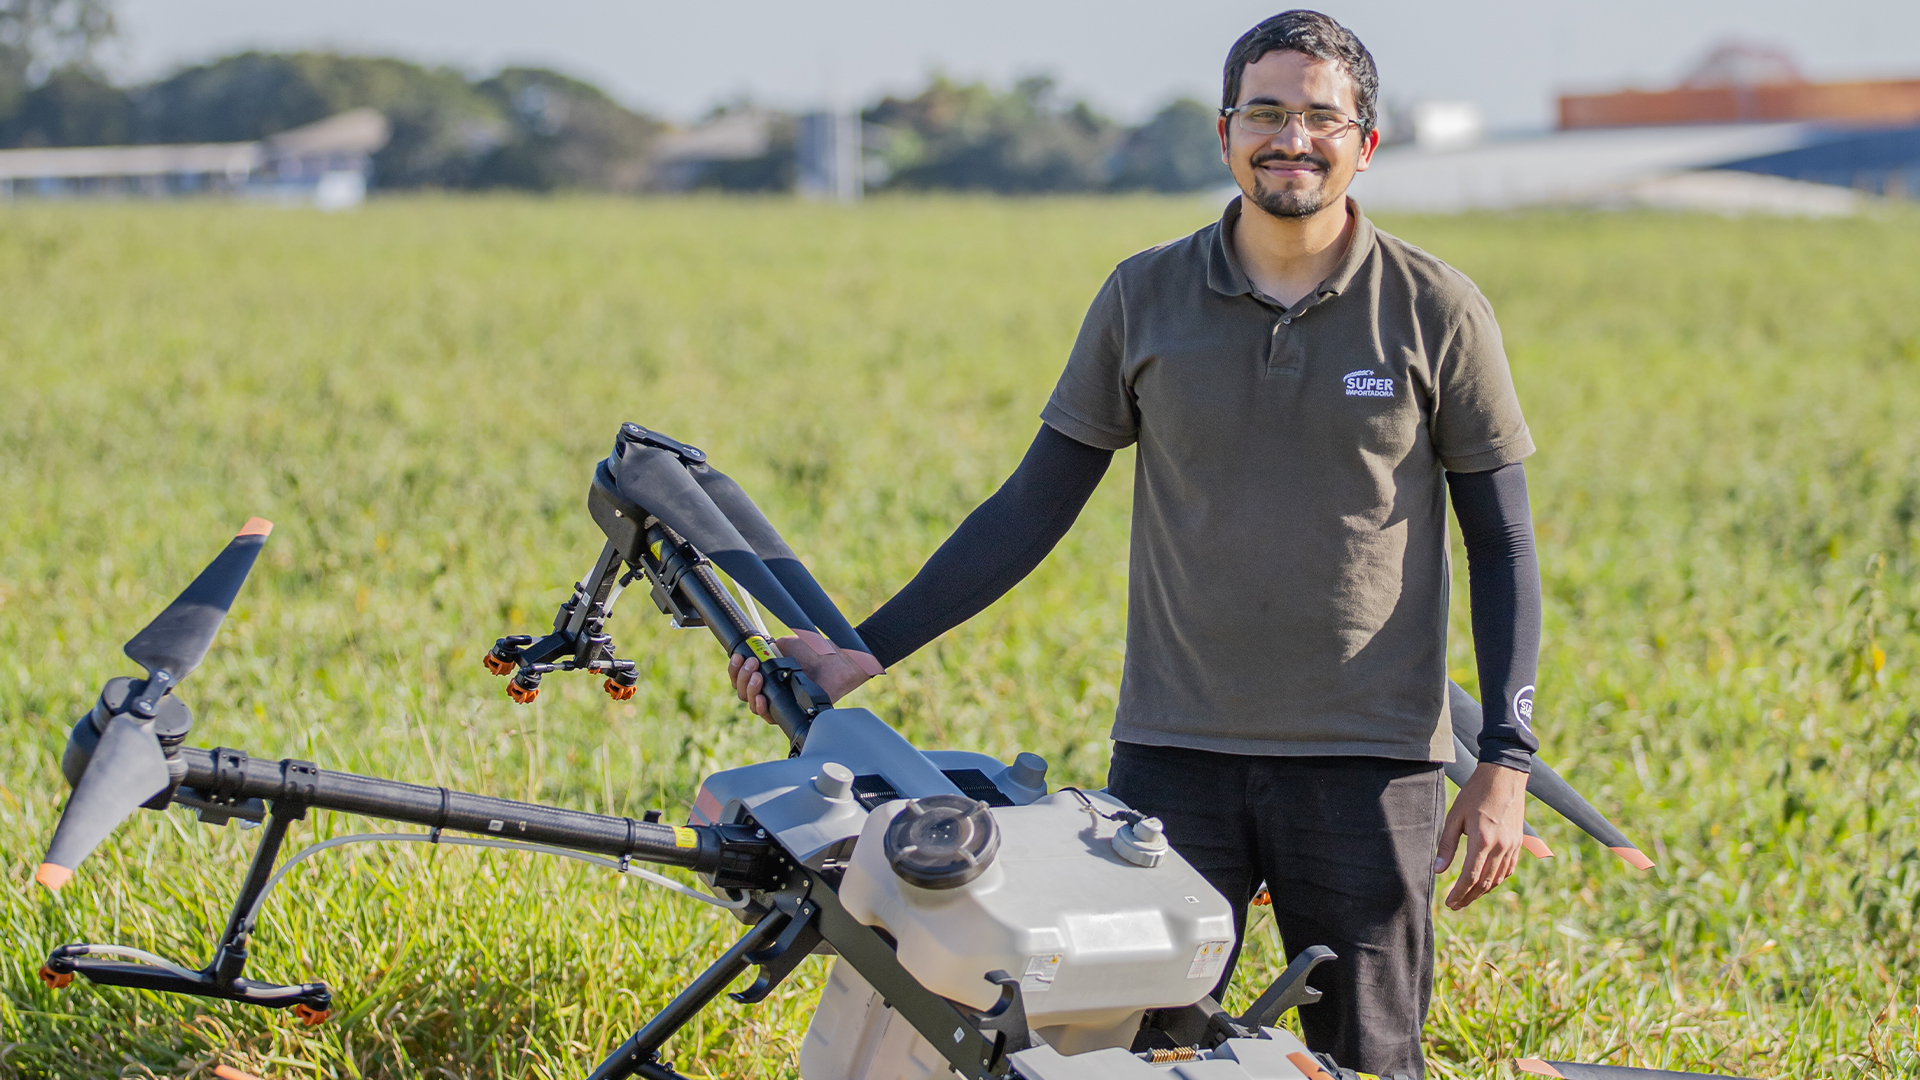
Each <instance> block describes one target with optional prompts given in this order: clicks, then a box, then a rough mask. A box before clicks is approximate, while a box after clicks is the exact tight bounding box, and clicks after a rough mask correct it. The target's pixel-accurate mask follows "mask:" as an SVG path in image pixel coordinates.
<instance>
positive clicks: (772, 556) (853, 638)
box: [688, 464, 883, 676]
mask: <svg viewBox="0 0 1920 1080" xmlns="http://www.w3.org/2000/svg"><path fill="white" fill-rule="evenodd" d="M688 472H690V473H691V474H692V475H693V479H694V481H695V482H696V483H698V484H699V485H700V487H701V489H702V490H704V491H705V492H706V493H707V495H708V497H709V498H711V499H712V500H713V504H714V505H715V506H717V507H719V508H720V512H721V513H722V514H725V515H726V517H727V520H728V521H730V522H732V523H733V526H734V528H736V529H738V530H740V535H741V536H742V537H743V538H745V540H746V541H747V543H748V544H750V545H752V547H753V551H754V553H755V554H756V555H758V556H760V559H761V561H762V562H765V563H766V564H767V569H768V570H770V571H772V572H773V576H774V577H776V578H778V579H780V584H781V585H783V586H785V587H786V590H787V593H788V595H790V596H792V597H793V599H794V602H795V603H797V604H799V605H800V608H801V610H803V611H805V612H806V613H807V617H808V618H810V619H812V620H813V623H814V625H815V626H818V627H819V628H820V631H821V633H823V634H825V635H826V636H827V640H829V641H831V642H833V643H834V644H835V645H837V646H839V647H840V649H841V651H843V652H845V653H846V654H847V655H848V657H849V658H851V659H852V660H853V662H854V663H855V664H856V665H858V666H859V668H860V670H862V671H864V672H866V673H867V674H868V675H870V676H871V675H878V674H880V673H881V671H882V670H883V669H882V668H881V667H880V662H879V661H878V660H875V659H874V658H873V652H872V650H870V649H868V648H867V643H866V642H864V641H862V640H860V634H859V632H858V631H856V630H855V629H854V628H853V625H852V624H851V623H849V622H847V617H846V616H845V615H842V614H840V609H839V608H838V607H836V606H834V603H833V600H832V598H830V597H829V596H827V592H826V590H825V589H822V588H821V587H820V583H819V582H818V581H815V580H814V577H813V574H812V573H811V572H809V571H808V570H807V567H806V564H804V563H802V562H801V561H800V557H799V556H798V555H795V554H794V553H793V549H792V548H790V547H788V546H787V542H786V541H785V540H783V539H781V537H780V533H779V531H778V530H777V529H775V528H774V527H773V523H772V522H770V521H768V520H767V515H765V514H763V513H761V512H760V508H759V507H758V506H756V505H754V502H753V499H751V498H750V497H748V495H747V493H746V491H745V490H743V489H742V488H741V487H740V485H739V484H738V483H735V482H734V480H733V478H732V477H730V476H728V475H727V474H726V473H723V472H721V471H720V470H719V469H716V468H714V467H713V466H712V465H711V464H706V465H697V466H695V467H693V468H692V469H689V470H688Z"/></svg>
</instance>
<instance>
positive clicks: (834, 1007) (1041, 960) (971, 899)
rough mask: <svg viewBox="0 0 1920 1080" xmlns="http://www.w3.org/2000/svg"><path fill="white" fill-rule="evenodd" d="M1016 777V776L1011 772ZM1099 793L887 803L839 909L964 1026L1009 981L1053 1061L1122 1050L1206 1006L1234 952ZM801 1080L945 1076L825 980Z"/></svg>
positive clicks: (871, 827)
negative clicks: (965, 1014)
mask: <svg viewBox="0 0 1920 1080" xmlns="http://www.w3.org/2000/svg"><path fill="white" fill-rule="evenodd" d="M1018 764H1021V763H1018V762H1016V765H1018ZM1128 816H1137V815H1129V814H1128V813H1127V808H1126V806H1125V805H1123V804H1122V803H1120V802H1119V801H1118V800H1116V799H1113V798H1112V797H1111V796H1108V795H1106V794H1104V793H1101V792H1080V791H1077V790H1072V789H1069V790H1065V791H1061V792H1057V793H1055V794H1053V795H1050V796H1045V797H1043V798H1039V799H1036V800H1034V801H1032V802H1030V803H1028V804H1027V805H1024V806H998V807H988V806H986V805H985V804H983V803H978V802H975V801H973V800H971V799H968V798H965V797H963V796H938V795H936V796H930V797H926V798H920V799H915V800H896V801H893V802H889V803H886V804H884V805H882V806H879V807H876V808H875V809H874V810H873V812H872V813H871V814H870V815H868V818H867V821H866V824H865V826H864V827H863V828H862V830H861V832H860V836H859V839H858V841H857V842H856V843H855V845H854V848H853V853H852V857H851V859H850V860H849V862H848V865H847V870H846V876H845V878H844V879H843V880H842V882H841V885H840V889H839V896H840V900H841V903H842V904H844V905H845V906H846V908H847V911H848V912H849V913H850V914H852V915H853V917H854V918H855V919H858V920H859V921H861V922H862V923H865V924H867V925H869V926H875V927H879V928H881V929H883V930H885V931H886V932H887V933H888V934H889V935H891V936H892V937H893V939H894V940H895V942H897V954H898V956H899V959H900V963H901V966H903V967H905V968H906V969H907V971H908V973H910V974H911V975H912V976H913V977H914V978H915V979H916V980H917V981H919V982H920V983H921V984H922V985H924V986H926V987H927V988H928V989H930V990H932V991H934V992H935V993H937V994H940V995H941V996H943V997H947V998H950V999H952V1000H954V1001H956V1002H959V1003H961V1004H963V1005H966V1006H968V1007H970V1008H974V1009H985V1008H987V1007H989V1006H991V1005H992V1004H993V1002H994V1001H995V1000H996V999H997V998H998V996H999V990H998V988H997V987H995V986H994V985H993V984H991V983H989V982H988V981H987V979H986V974H987V973H988V972H990V971H996V970H998V971H1005V972H1008V973H1010V974H1012V975H1014V976H1016V977H1018V978H1019V979H1020V987H1021V997H1022V1000H1023V1002H1024V1004H1025V1008H1026V1013H1027V1022H1028V1025H1029V1026H1030V1027H1031V1028H1033V1029H1034V1031H1035V1032H1036V1033H1037V1034H1039V1036H1040V1037H1041V1038H1042V1039H1044V1040H1045V1041H1046V1043H1047V1045H1048V1046H1050V1047H1052V1048H1053V1049H1054V1050H1055V1051H1057V1052H1059V1053H1061V1054H1079V1053H1084V1052H1087V1051H1091V1050H1098V1049H1102V1048H1111V1047H1118V1048H1122V1049H1124V1048H1125V1047H1127V1046H1128V1045H1129V1044H1130V1043H1131V1042H1132V1040H1133V1038H1134V1035H1135V1033H1136V1032H1137V1031H1138V1029H1139V1026H1140V1019H1141V1016H1142V1014H1143V1013H1144V1012H1145V1011H1146V1010H1147V1009H1154V1008H1178V1007H1181V1006H1185V1005H1190V1004H1192V1003H1194V1002H1196V1001H1198V1000H1200V998H1202V997H1204V996H1205V995H1206V994H1207V993H1208V992H1209V991H1210V990H1212V989H1213V985H1214V983H1215V982H1216V981H1218V979H1219V977H1220V972H1221V970H1222V969H1223V967H1224V966H1225V963H1226V959H1227V955H1228V953H1229V951H1230V950H1231V949H1232V947H1233V940H1234V930H1233V915H1232V910H1231V908H1229V907H1228V905H1227V901H1226V899H1225V898H1224V897H1222V896H1221V895H1220V894H1219V893H1218V892H1216V891H1214V889H1213V888H1212V886H1210V885H1208V884H1207V882H1206V879H1204V878H1202V877H1201V876H1200V874H1199V872H1198V871H1196V870H1194V869H1193V868H1192V867H1191V866H1189V865H1188V864H1187V862H1186V860H1184V859H1182V858H1181V857H1180V856H1179V855H1178V854H1177V853H1175V852H1174V851H1173V850H1172V849H1171V848H1169V847H1168V846H1167V843H1166V840H1165V837H1164V836H1163V835H1161V834H1160V831H1159V827H1158V826H1159V823H1158V822H1156V821H1154V820H1153V819H1150V818H1149V819H1145V820H1143V821H1139V822H1137V823H1135V824H1128V823H1127V821H1126V820H1125V818H1126V817H1128ZM800 1074H801V1076H802V1078H803V1080H926V1078H931V1077H946V1076H950V1075H951V1073H950V1070H948V1069H947V1067H946V1064H945V1062H944V1061H943V1060H942V1059H941V1057H940V1055H939V1053H938V1052H937V1051H936V1050H935V1049H934V1048H933V1047H932V1046H931V1045H929V1044H927V1043H926V1041H925V1040H924V1039H923V1038H921V1037H920V1036H919V1035H918V1033H917V1032H915V1031H913V1029H912V1028H911V1027H910V1026H909V1025H907V1024H906V1023H905V1022H904V1021H902V1020H900V1019H899V1018H898V1016H897V1015H895V1014H893V1012H892V1010H891V1009H889V1008H887V1007H886V1005H885V1003H884V1002H883V1001H881V1000H880V999H879V996H878V995H877V994H876V993H875V991H874V990H873V989H872V988H871V987H870V986H868V985H867V984H866V982H865V980H863V979H861V978H860V976H859V974H858V973H857V972H855V971H854V970H853V969H852V967H851V966H850V965H848V964H846V963H845V962H843V961H841V962H836V963H835V965H834V968H833V971H832V973H831V974H830V975H829V978H828V985H827V988H826V990H825V992H824V994H823V995H822V999H821V1002H820V1007H819V1009H818V1010H817V1011H816V1012H815V1014H814V1020H813V1024H812V1026H811V1027H810V1028H809V1029H808V1032H807V1038H806V1041H805V1042H804V1043H803V1044H802V1046H801V1052H800Z"/></svg>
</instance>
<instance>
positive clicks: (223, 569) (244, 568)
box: [126, 518, 273, 685]
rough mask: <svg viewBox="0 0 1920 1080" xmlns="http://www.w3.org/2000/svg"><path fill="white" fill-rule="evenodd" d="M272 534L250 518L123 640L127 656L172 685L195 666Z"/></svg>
mask: <svg viewBox="0 0 1920 1080" xmlns="http://www.w3.org/2000/svg"><path fill="white" fill-rule="evenodd" d="M272 531H273V522H271V521H268V520H266V519H265V518H251V519H249V520H248V521H247V523H246V525H245V526H243V527H242V528H241V529H240V534H239V535H238V536H235V537H234V538H233V540H232V541H230V542H229V543H228V544H227V546H226V550H224V551H222V552H221V553H220V554H218V555H216V556H214V559H213V562H211V563H209V564H207V568H206V569H205V570H202V571H200V576H199V577H197V578H194V579H193V584H191V585H189V586H187V589H186V591H185V592H183V593H181V594H180V595H179V596H178V597H177V598H175V599H174V601H173V603H171V604H168V605H167V609H166V610H165V611H162V612H161V613H160V614H158V615H156V616H154V619H153V621H152V622H150V623H148V624H147V628H146V629H145V630H142V631H140V632H139V633H138V634H135V635H134V636H133V640H132V641H129V642H127V649H126V652H127V656H128V657H129V658H131V659H132V660H133V662H134V663H136V664H139V665H140V666H142V667H144V668H146V669H147V672H148V673H149V674H151V673H153V672H156V671H165V672H167V673H168V674H170V675H172V676H173V682H174V683H175V684H176V685H177V684H178V683H179V682H180V680H182V679H184V678H186V677H187V673H188V672H190V671H192V670H193V669H194V668H196V667H199V666H200V661H201V660H203V659H205V658H206V655H207V647H208V646H210V645H212V644H213V636H214V635H215V634H216V633H219V631H220V624H221V623H222V622H224V621H225V620H226V617H227V609H228V608H231V607H232V606H233V598H234V597H235V596H238V595H239V594H240V586H241V585H242V584H244V583H245V582H246V580H247V573H248V572H249V571H251V570H252V569H253V561H254V559H256V558H257V557H259V555H260V548H261V546H262V545H264V544H265V543H266V542H267V534H268V533H270V532H272Z"/></svg>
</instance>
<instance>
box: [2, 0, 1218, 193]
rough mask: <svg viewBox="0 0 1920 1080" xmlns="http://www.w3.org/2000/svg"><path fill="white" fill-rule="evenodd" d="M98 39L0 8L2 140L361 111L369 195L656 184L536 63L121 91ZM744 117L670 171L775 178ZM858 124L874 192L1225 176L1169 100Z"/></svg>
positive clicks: (86, 136) (251, 68) (1022, 99)
mask: <svg viewBox="0 0 1920 1080" xmlns="http://www.w3.org/2000/svg"><path fill="white" fill-rule="evenodd" d="M112 32H113V26H112V13H111V10H110V9H109V8H108V7H106V6H105V4H104V3H103V0H0V147H31V146H101V145H117V144H128V143H177V142H232V141H244V140H251V139H259V138H263V137H265V136H268V135H272V134H274V133H276V132H279V131H284V130H286V129H288V128H292V127H297V126H299V125H301V124H306V123H311V122H313V121H315V120H320V119H324V118H325V117H328V116H331V115H334V114H335V113H340V112H344V111H346V110H348V109H354V108H361V107H371V108H375V109H378V110H380V111H381V112H382V113H384V114H385V115H386V117H387V119H388V121H389V122H390V123H391V125H392V129H393V137H392V140H391V141H390V142H389V143H388V145H387V146H386V148H385V149H383V150H381V151H380V152H379V154H378V155H376V157H375V159H374V174H373V183H374V185H375V186H376V187H380V188H389V189H403V188H423V187H429V188H442V189H490V188H511V189H519V190H527V191H556V190H590V191H613V192H628V191H642V190H647V189H649V188H650V187H655V186H658V182H659V174H658V172H657V170H656V169H655V168H654V167H653V161H652V158H653V154H654V151H655V150H656V148H657V147H659V146H660V145H661V144H662V139H663V138H664V137H666V136H668V135H669V134H670V133H671V131H672V130H673V129H672V127H671V125H669V124H667V123H666V122H664V121H662V120H661V119H659V118H657V117H654V116H650V115H648V114H646V113H644V112H641V111H637V110H634V109H631V108H628V107H627V106H625V105H622V104H621V103H620V102H618V101H616V100H614V99H613V98H612V97H610V96H609V95H608V94H606V93H605V92H603V91H602V90H600V89H599V88H598V87H596V86H594V85H592V84H591V83H587V82H583V81H581V80H579V79H575V78H571V77H569V76H567V75H564V74H561V73H559V72H556V71H550V70H545V69H540V68H521V67H516V68H507V69H505V70H503V71H500V72H497V73H495V74H492V75H488V76H485V77H473V76H470V75H469V74H467V73H464V72H461V71H459V70H456V69H453V68H449V67H435V66H430V65H423V64H417V63H413V62H409V61H406V60H399V59H394V58H389V57H369V56H349V55H340V54H335V53H324V52H298V53H267V52H246V53H241V54H238V55H234V56H228V57H224V58H221V59H217V60H214V61H211V62H209V63H205V64H199V65H195V66H192V67H188V68H186V69H184V70H181V71H177V72H175V73H173V74H171V75H169V76H167V77H165V78H162V79H158V80H155V81H153V82H149V83H144V84H140V85H135V86H121V85H117V84H115V83H114V82H113V81H112V80H110V79H108V78H107V77H106V76H105V75H104V74H103V73H102V72H101V70H100V69H99V67H98V66H97V64H96V63H94V61H93V59H92V56H93V53H94V50H95V49H96V48H97V46H98V44H99V43H100V42H101V41H103V40H105V39H107V38H108V37H110V36H111V34H112ZM752 108H753V107H752V106H751V105H748V104H746V103H738V104H735V105H732V106H729V107H727V109H723V110H716V112H717V113H724V112H727V111H731V110H740V109H752ZM754 111H755V112H756V114H757V115H759V116H760V117H761V118H762V119H763V120H764V123H765V124H766V126H767V128H768V132H769V138H768V139H767V140H766V148H765V151H764V152H763V153H761V154H760V155H759V156H757V157H755V158H751V159H745V160H733V161H726V162H716V163H713V164H712V165H711V166H708V167H704V168H701V169H699V170H697V171H696V172H695V173H694V174H693V175H692V177H691V179H690V180H684V174H683V180H684V182H688V183H691V185H692V186H695V187H704V188H716V189H722V190H780V189H786V188H789V187H791V186H792V182H793V176H794V172H795V166H796V161H795V151H796V147H795V137H794V133H795V127H796V124H795V119H796V118H794V117H792V116H790V115H785V114H782V113H779V112H777V111H768V110H754ZM861 121H862V124H861V127H862V142H863V145H864V147H865V158H866V161H865V166H866V174H867V177H866V178H867V181H868V186H869V188H874V189H882V190H885V189H895V190H962V191H965V190H973V191H990V192H1004V193H1012V194H1033V193H1051V192H1091V191H1138V190H1151V191H1192V190H1197V189H1200V188H1204V187H1208V186H1212V185H1216V184H1222V183H1227V182H1230V177H1229V176H1228V175H1227V173H1226V171H1225V167H1224V166H1222V165H1221V164H1220V162H1219V153H1218V150H1217V148H1216V147H1215V144H1214V136H1213V110H1211V109H1210V108H1208V107H1207V106H1205V105H1203V104H1201V103H1199V102H1197V101H1192V100H1186V99H1183V100H1177V101H1173V102H1170V103H1169V104H1167V105H1166V106H1165V107H1164V108H1162V109H1161V110H1160V111H1159V112H1158V113H1157V114H1156V115H1154V116H1153V117H1152V118H1151V119H1150V120H1148V121H1147V122H1146V123H1144V124H1140V125H1137V126H1128V125H1124V124H1120V123H1117V122H1115V121H1114V120H1112V119H1110V118H1108V117H1106V116H1105V115H1103V114H1102V113H1101V112H1100V111H1099V110H1097V109H1095V108H1094V107H1093V106H1092V105H1090V104H1088V103H1087V102H1085V101H1079V100H1068V99H1066V98H1064V97H1063V96H1062V95H1061V94H1060V93H1059V92H1058V88H1057V87H1056V86H1055V84H1054V83H1053V81H1052V80H1050V79H1048V78H1045V77H1043V76H1035V77H1032V78H1028V79H1024V80H1022V81H1020V82H1018V83H1017V84H1015V85H1014V86H1012V87H1010V88H996V87H993V86H990V85H987V84H984V83H977V82H974V83H969V82H960V81H955V80H953V79H949V78H947V77H944V76H938V75H936V76H933V77H930V78H929V80H928V81H927V84H926V85H925V87H924V88H923V89H922V90H920V91H919V93H917V94H915V95H913V96H911V97H899V96H888V97H885V98H883V99H881V100H879V101H877V102H873V103H871V104H869V105H868V106H867V107H865V108H863V109H862V110H861Z"/></svg>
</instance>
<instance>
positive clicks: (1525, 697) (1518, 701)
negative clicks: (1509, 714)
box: [1513, 683, 1533, 731]
mask: <svg viewBox="0 0 1920 1080" xmlns="http://www.w3.org/2000/svg"><path fill="white" fill-rule="evenodd" d="M1513 715H1514V717H1515V719H1517V720H1519V721H1520V726H1521V727H1523V728H1526V729H1527V730H1528V731H1532V730H1533V685H1532V684H1531V683H1529V684H1528V685H1526V686H1523V687H1521V688H1520V692H1519V693H1517V694H1515V695H1513Z"/></svg>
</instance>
